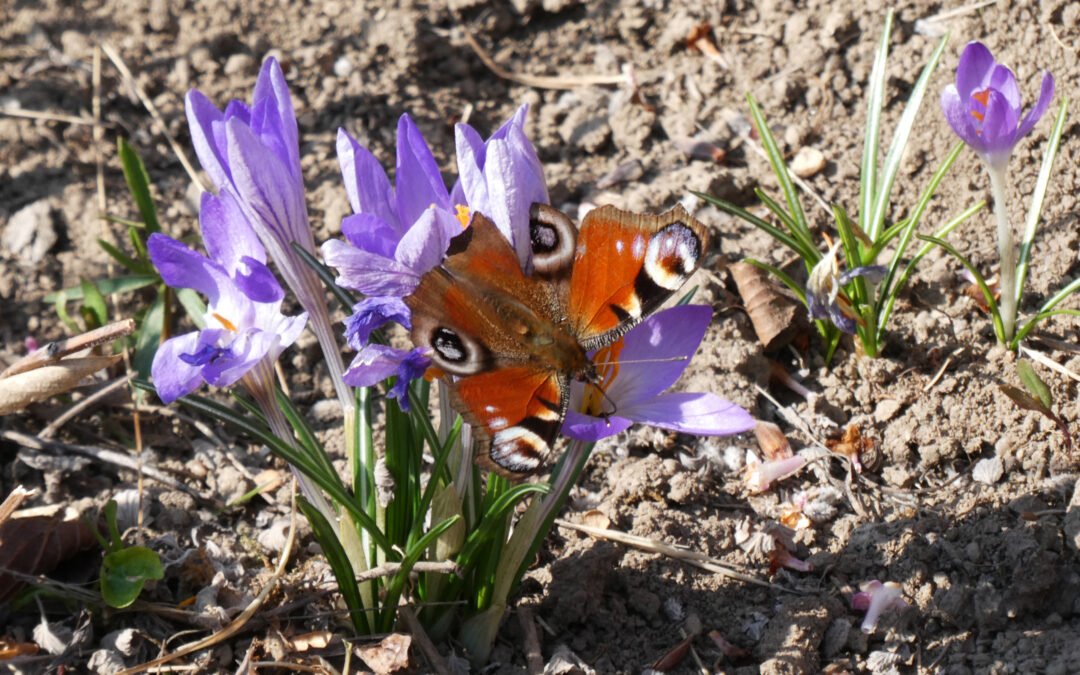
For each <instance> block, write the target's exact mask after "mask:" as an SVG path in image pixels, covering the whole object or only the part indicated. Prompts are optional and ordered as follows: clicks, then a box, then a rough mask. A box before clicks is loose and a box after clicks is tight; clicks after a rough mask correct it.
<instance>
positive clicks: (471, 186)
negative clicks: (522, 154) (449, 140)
mask: <svg viewBox="0 0 1080 675" xmlns="http://www.w3.org/2000/svg"><path fill="white" fill-rule="evenodd" d="M454 141H455V142H454V146H455V147H456V149H457V167H458V183H457V184H456V185H455V188H460V190H461V192H462V194H463V195H464V196H465V200H466V201H465V202H464V203H465V204H467V205H468V206H469V208H470V209H472V210H473V211H479V212H480V213H483V214H484V215H487V214H488V211H489V209H488V191H487V181H486V180H485V179H484V150H485V149H484V141H483V140H482V139H481V138H480V134H478V133H477V132H476V130H475V129H473V128H472V127H470V126H469V125H467V124H458V125H456V126H455V127H454ZM455 191H456V190H455Z"/></svg>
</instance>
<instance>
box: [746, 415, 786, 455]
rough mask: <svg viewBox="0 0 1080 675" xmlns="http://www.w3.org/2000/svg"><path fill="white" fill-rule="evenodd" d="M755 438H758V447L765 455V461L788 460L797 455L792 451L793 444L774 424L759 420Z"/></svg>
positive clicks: (756, 424)
mask: <svg viewBox="0 0 1080 675" xmlns="http://www.w3.org/2000/svg"><path fill="white" fill-rule="evenodd" d="M754 436H756V437H757V442H758V447H759V448H761V452H762V454H764V455H765V461H768V462H772V461H775V460H778V459H787V458H788V457H791V456H792V455H794V454H795V453H794V452H792V450H791V443H789V442H788V439H787V436H785V435H784V432H783V431H780V427H778V426H776V425H775V424H773V423H772V422H763V421H762V420H757V422H755V423H754Z"/></svg>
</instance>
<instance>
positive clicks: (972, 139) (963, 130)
mask: <svg viewBox="0 0 1080 675" xmlns="http://www.w3.org/2000/svg"><path fill="white" fill-rule="evenodd" d="M941 112H942V113H944V114H945V121H946V122H948V123H949V126H950V127H951V128H952V130H953V133H955V134H956V135H957V136H959V137H960V140H962V141H964V143H967V144H968V145H969V146H971V147H972V148H977V147H978V144H979V131H978V127H977V126H976V119H975V117H974V116H972V114H971V108H970V106H969V105H968V99H961V98H960V94H959V93H958V91H957V89H956V87H954V86H953V85H951V84H950V85H948V86H946V87H945V89H944V90H942V92H941Z"/></svg>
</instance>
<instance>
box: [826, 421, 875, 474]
mask: <svg viewBox="0 0 1080 675" xmlns="http://www.w3.org/2000/svg"><path fill="white" fill-rule="evenodd" d="M825 447H826V448H828V449H829V450H831V451H833V452H835V453H837V454H840V455H847V456H848V457H850V458H851V463H852V464H853V465H854V467H855V470H856V471H861V470H862V466H863V458H864V456H866V455H871V458H872V459H876V453H875V450H876V449H877V442H876V441H874V439H873V438H870V437H869V436H863V435H862V432H861V431H859V427H857V426H855V425H854V424H852V425H850V426H849V427H848V428H847V429H844V434H843V435H842V436H841V437H840V439H839V440H836V439H828V440H826V441H825Z"/></svg>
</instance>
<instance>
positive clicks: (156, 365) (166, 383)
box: [150, 331, 202, 404]
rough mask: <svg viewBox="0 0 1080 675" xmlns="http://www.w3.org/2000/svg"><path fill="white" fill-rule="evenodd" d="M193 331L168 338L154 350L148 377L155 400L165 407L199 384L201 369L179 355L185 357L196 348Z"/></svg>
mask: <svg viewBox="0 0 1080 675" xmlns="http://www.w3.org/2000/svg"><path fill="white" fill-rule="evenodd" d="M198 342H199V333H198V332H197V331H195V332H191V333H186V334H184V335H178V336H176V337H174V338H169V339H168V340H166V341H165V342H162V343H161V345H160V346H158V349H157V352H156V353H155V354H154V362H153V363H152V364H151V366H150V376H151V377H152V378H153V379H154V387H155V388H156V389H157V393H158V398H160V399H161V401H162V402H163V403H165V404H169V403H172V402H173V401H175V400H176V399H178V398H180V397H181V396H184V395H186V394H190V393H191V392H193V391H195V389H196V388H197V387H198V386H199V385H200V384H201V383H202V368H201V367H200V366H192V365H189V364H187V363H185V362H184V361H183V360H181V358H180V355H181V354H189V353H191V352H192V351H194V350H195V349H196V348H197V345H198Z"/></svg>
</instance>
